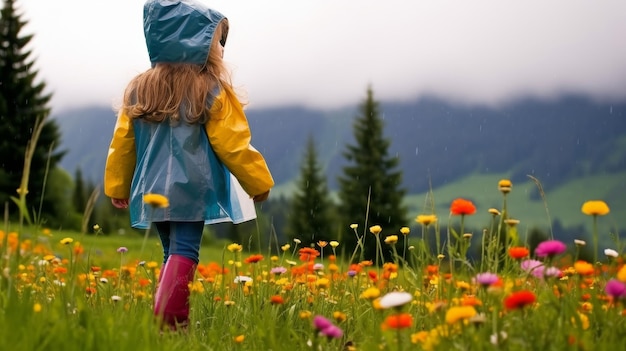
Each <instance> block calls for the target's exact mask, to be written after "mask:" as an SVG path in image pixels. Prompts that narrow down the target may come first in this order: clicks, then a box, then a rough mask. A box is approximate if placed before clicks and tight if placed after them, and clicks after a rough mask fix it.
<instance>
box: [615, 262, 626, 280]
mask: <svg viewBox="0 0 626 351" xmlns="http://www.w3.org/2000/svg"><path fill="white" fill-rule="evenodd" d="M617 279H618V280H619V281H621V282H624V283H626V265H625V266H622V268H620V269H619V271H618V272H617Z"/></svg>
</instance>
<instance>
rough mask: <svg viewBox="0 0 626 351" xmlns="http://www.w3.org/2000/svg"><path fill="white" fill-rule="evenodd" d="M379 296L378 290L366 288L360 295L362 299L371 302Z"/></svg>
mask: <svg viewBox="0 0 626 351" xmlns="http://www.w3.org/2000/svg"><path fill="white" fill-rule="evenodd" d="M379 296H380V290H379V289H378V288H375V287H370V288H367V289H365V291H363V292H362V293H361V298H362V299H368V300H373V299H376V298H378V297H379Z"/></svg>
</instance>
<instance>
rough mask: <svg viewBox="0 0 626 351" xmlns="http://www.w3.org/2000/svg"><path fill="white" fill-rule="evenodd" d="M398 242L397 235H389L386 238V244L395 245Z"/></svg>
mask: <svg viewBox="0 0 626 351" xmlns="http://www.w3.org/2000/svg"><path fill="white" fill-rule="evenodd" d="M397 242H398V236H397V235H389V236H388V237H386V238H385V244H389V245H393V244H395V243H397Z"/></svg>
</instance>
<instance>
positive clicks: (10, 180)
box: [0, 0, 63, 214]
mask: <svg viewBox="0 0 626 351" xmlns="http://www.w3.org/2000/svg"><path fill="white" fill-rule="evenodd" d="M26 23H27V22H26V21H23V20H21V14H19V13H17V11H16V9H15V1H13V0H6V1H5V2H4V7H3V8H2V10H1V11H0V135H3V138H2V139H0V156H1V160H2V161H0V166H1V167H0V203H1V204H2V205H4V204H5V203H9V204H10V205H12V201H10V200H9V198H10V196H16V189H17V188H18V187H19V186H20V182H21V178H22V174H23V171H24V158H25V150H26V145H27V144H28V142H29V141H30V139H31V134H32V132H33V128H34V126H35V122H36V121H37V120H38V119H40V120H41V121H42V122H43V123H44V125H43V130H42V132H41V135H40V137H39V140H38V143H37V146H36V149H35V153H34V156H33V159H32V162H31V167H30V178H29V186H28V195H27V201H28V204H29V210H32V209H34V208H39V207H40V206H41V211H42V212H43V213H44V214H46V213H47V214H51V213H52V214H54V213H55V211H54V210H55V208H56V206H55V203H53V201H52V200H47V201H46V199H45V198H44V200H43V202H42V201H41V198H42V196H43V194H44V189H43V187H44V184H45V180H46V175H47V174H49V170H52V169H54V168H55V167H56V165H57V164H58V162H59V161H60V160H61V158H62V156H63V153H61V152H55V150H56V148H57V147H58V146H59V140H60V132H59V128H58V126H57V124H56V123H54V121H52V120H47V117H48V115H49V114H50V109H49V108H48V107H47V104H48V102H49V101H50V98H51V94H46V93H44V90H45V84H44V83H43V82H37V79H36V78H37V71H36V70H35V69H34V68H33V67H34V60H31V59H29V56H30V55H31V51H30V50H27V49H26V46H27V45H28V43H29V42H30V40H31V39H32V37H33V36H32V35H21V34H20V32H21V31H22V29H23V28H24V26H25V25H26ZM47 172H48V173H47Z"/></svg>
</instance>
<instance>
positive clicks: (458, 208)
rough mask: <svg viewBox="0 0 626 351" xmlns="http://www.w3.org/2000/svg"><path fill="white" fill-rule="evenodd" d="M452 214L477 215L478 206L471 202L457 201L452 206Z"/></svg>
mask: <svg viewBox="0 0 626 351" xmlns="http://www.w3.org/2000/svg"><path fill="white" fill-rule="evenodd" d="M450 213H452V214H453V215H455V216H464V215H473V214H474V213H476V206H474V204H473V203H472V202H471V201H469V200H465V199H461V198H459V199H455V200H454V201H452V204H451V205H450Z"/></svg>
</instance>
